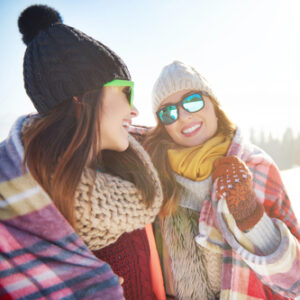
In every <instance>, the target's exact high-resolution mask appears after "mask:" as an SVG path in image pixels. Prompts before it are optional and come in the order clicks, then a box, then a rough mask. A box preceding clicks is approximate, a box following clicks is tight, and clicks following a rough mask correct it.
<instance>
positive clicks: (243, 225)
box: [236, 202, 265, 232]
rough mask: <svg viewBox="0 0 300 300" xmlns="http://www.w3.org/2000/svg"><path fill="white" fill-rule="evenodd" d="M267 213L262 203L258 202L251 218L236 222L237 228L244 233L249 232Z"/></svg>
mask: <svg viewBox="0 0 300 300" xmlns="http://www.w3.org/2000/svg"><path fill="white" fill-rule="evenodd" d="M264 212H265V209H264V207H263V205H262V204H261V203H260V202H257V205H256V208H255V210H254V212H253V214H251V215H250V216H248V217H246V218H244V219H242V220H238V221H237V220H236V225H237V227H238V228H239V229H240V230H241V231H244V232H247V231H248V230H250V229H252V228H253V227H254V226H255V225H256V224H257V223H258V222H259V220H260V219H261V218H262V216H263V214H264Z"/></svg>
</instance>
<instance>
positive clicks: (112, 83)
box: [103, 79, 134, 107]
mask: <svg viewBox="0 0 300 300" xmlns="http://www.w3.org/2000/svg"><path fill="white" fill-rule="evenodd" d="M103 86H127V87H129V88H130V91H129V94H128V95H127V98H128V102H129V105H130V107H132V103H133V88H134V82H133V81H130V80H123V79H114V80H112V81H109V82H107V83H105V84H104V85H103ZM126 94H127V93H126Z"/></svg>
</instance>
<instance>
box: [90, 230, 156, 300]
mask: <svg viewBox="0 0 300 300" xmlns="http://www.w3.org/2000/svg"><path fill="white" fill-rule="evenodd" d="M94 254H95V255H96V256H97V257H98V258H100V259H102V260H103V261H105V262H107V263H108V264H109V265H110V266H111V268H112V269H113V271H114V272H115V273H116V274H117V275H118V276H121V277H123V278H124V283H123V284H122V287H123V289H124V296H125V299H130V300H141V299H143V300H155V299H156V297H155V295H154V292H153V290H152V283H151V273H150V261H149V259H150V249H149V244H148V239H147V236H146V232H145V229H137V230H134V231H133V232H131V233H124V234H123V235H121V236H120V238H119V239H118V240H117V241H116V242H115V243H113V244H111V245H109V246H107V247H104V248H102V249H100V250H98V251H94Z"/></svg>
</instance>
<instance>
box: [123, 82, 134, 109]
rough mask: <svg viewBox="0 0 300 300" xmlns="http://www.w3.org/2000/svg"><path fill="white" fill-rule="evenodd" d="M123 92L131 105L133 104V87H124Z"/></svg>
mask: <svg viewBox="0 0 300 300" xmlns="http://www.w3.org/2000/svg"><path fill="white" fill-rule="evenodd" d="M123 93H124V94H125V95H126V98H127V100H128V102H129V104H130V105H131V104H132V103H131V98H132V97H131V93H132V89H131V87H130V86H126V87H124V89H123Z"/></svg>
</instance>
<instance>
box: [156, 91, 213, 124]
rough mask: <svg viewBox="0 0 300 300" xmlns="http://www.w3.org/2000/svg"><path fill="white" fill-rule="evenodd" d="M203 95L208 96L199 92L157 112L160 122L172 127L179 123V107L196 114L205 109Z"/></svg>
mask: <svg viewBox="0 0 300 300" xmlns="http://www.w3.org/2000/svg"><path fill="white" fill-rule="evenodd" d="M202 95H203V96H208V94H207V93H206V92H197V93H194V94H191V95H189V96H187V97H185V98H183V99H182V100H181V101H179V102H177V103H175V104H169V105H166V106H164V107H162V108H161V109H160V110H159V111H157V112H156V115H157V116H158V119H159V121H160V122H161V123H162V124H163V125H170V124H172V123H174V122H175V121H177V120H178V117H179V112H178V108H179V106H181V107H182V108H183V109H185V110H186V111H187V112H189V113H194V112H197V111H199V110H201V109H203V107H204V100H203V97H202Z"/></svg>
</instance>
